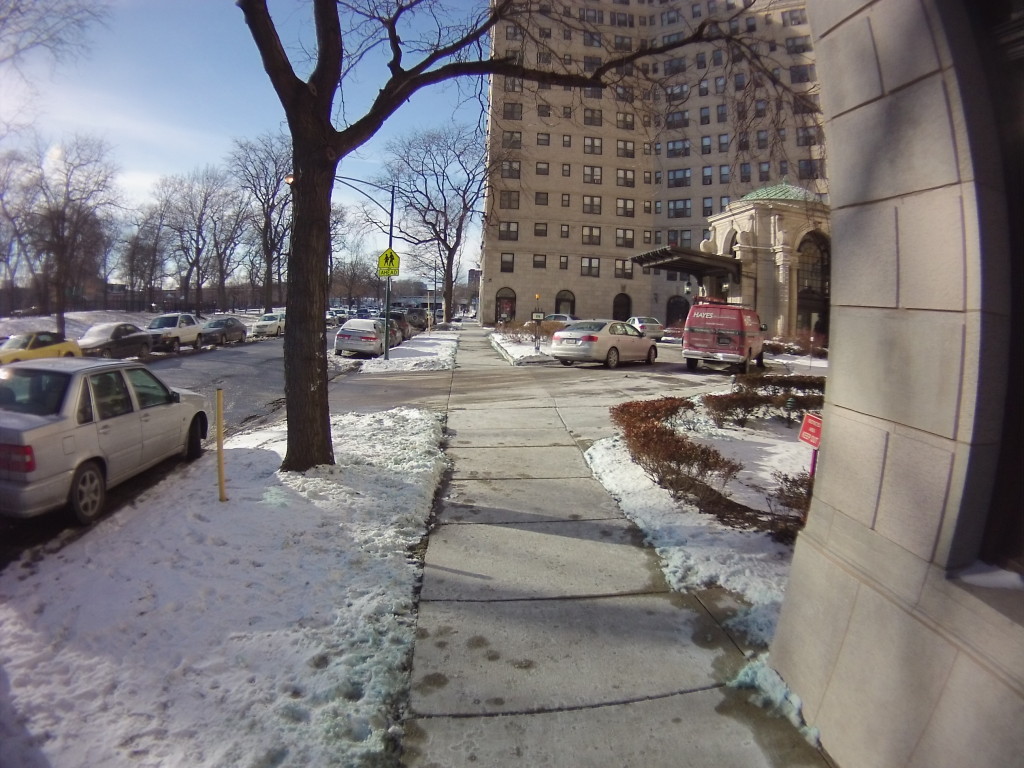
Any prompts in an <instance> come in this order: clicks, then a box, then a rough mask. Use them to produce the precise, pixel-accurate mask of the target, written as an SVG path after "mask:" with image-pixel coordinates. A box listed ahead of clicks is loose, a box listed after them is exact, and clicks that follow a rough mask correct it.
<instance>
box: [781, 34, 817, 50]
mask: <svg viewBox="0 0 1024 768" xmlns="http://www.w3.org/2000/svg"><path fill="white" fill-rule="evenodd" d="M810 50H811V38H810V35H803V36H801V37H787V38H786V53H790V54H792V53H807V52H808V51H810Z"/></svg>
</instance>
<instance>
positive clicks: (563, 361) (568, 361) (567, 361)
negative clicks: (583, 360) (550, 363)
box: [558, 360, 573, 365]
mask: <svg viewBox="0 0 1024 768" xmlns="http://www.w3.org/2000/svg"><path fill="white" fill-rule="evenodd" d="M558 362H560V363H561V364H562V365H572V363H573V361H572V360H559V361H558Z"/></svg>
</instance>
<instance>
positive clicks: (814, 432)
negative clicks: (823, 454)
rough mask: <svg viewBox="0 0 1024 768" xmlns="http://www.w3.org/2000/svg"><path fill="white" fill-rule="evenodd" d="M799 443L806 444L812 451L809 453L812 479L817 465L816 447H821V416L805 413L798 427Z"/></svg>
mask: <svg viewBox="0 0 1024 768" xmlns="http://www.w3.org/2000/svg"><path fill="white" fill-rule="evenodd" d="M799 439H800V442H802V443H807V444H808V445H809V446H811V448H813V449H814V450H813V451H812V452H811V472H810V475H811V477H812V478H813V477H814V470H815V468H816V466H817V464H818V446H820V445H821V416H818V415H817V414H815V413H805V414H804V420H803V423H802V424H801V425H800V435H799Z"/></svg>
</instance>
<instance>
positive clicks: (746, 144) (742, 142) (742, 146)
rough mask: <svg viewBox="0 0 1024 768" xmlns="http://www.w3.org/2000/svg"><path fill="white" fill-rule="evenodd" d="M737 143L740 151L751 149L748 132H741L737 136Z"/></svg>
mask: <svg viewBox="0 0 1024 768" xmlns="http://www.w3.org/2000/svg"><path fill="white" fill-rule="evenodd" d="M736 144H737V147H738V148H739V150H740V152H746V151H747V150H748V149H750V136H749V135H748V134H747V133H741V134H740V135H739V137H738V138H737V141H736Z"/></svg>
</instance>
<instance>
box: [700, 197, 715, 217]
mask: <svg viewBox="0 0 1024 768" xmlns="http://www.w3.org/2000/svg"><path fill="white" fill-rule="evenodd" d="M714 212H715V198H713V197H705V198H704V199H703V200H701V215H702V216H710V215H711V214H713V213H714Z"/></svg>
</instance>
